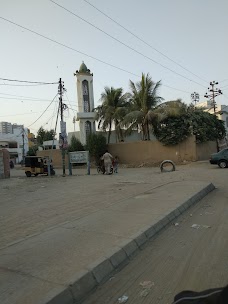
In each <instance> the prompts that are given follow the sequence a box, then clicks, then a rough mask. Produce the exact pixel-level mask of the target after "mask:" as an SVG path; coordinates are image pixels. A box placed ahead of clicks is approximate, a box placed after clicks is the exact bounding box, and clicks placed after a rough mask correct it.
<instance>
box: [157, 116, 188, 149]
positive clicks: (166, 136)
mask: <svg viewBox="0 0 228 304" xmlns="http://www.w3.org/2000/svg"><path fill="white" fill-rule="evenodd" d="M154 134H155V136H156V138H157V139H158V140H159V141H160V142H161V143H163V145H177V144H179V143H180V142H182V141H183V140H184V139H186V138H187V137H188V136H189V135H190V134H191V132H190V121H189V120H188V119H186V117H185V115H182V116H179V117H168V118H166V119H164V120H163V121H162V122H160V123H159V124H158V125H157V126H156V127H155V128H154Z"/></svg>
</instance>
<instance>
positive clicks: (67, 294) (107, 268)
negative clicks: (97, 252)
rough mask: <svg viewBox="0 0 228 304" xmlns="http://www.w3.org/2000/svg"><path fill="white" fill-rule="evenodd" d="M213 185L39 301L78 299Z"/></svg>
mask: <svg viewBox="0 0 228 304" xmlns="http://www.w3.org/2000/svg"><path fill="white" fill-rule="evenodd" d="M214 189H215V186H214V185H213V184H212V183H210V184H208V185H207V186H206V187H205V188H203V189H202V190H200V191H199V192H198V193H196V194H195V195H193V196H192V197H191V198H189V199H188V200H187V201H185V202H184V203H183V204H181V206H179V207H178V208H176V209H175V210H173V211H172V212H170V213H169V214H167V215H166V216H165V217H164V218H162V219H161V220H160V221H159V222H157V223H156V224H154V225H153V226H147V227H145V228H144V229H142V231H141V232H139V233H138V234H136V235H134V236H132V238H131V239H129V240H127V241H125V242H123V243H121V244H120V245H119V247H115V248H113V249H112V250H111V251H110V252H109V253H108V254H107V255H106V256H105V257H103V258H101V259H100V260H97V261H95V262H94V263H92V264H91V265H89V266H88V270H85V271H82V272H80V273H77V274H76V276H75V277H74V278H72V279H71V281H70V282H71V283H70V284H69V285H68V286H66V288H65V289H64V290H59V293H58V294H56V295H53V294H52V295H51V294H50V295H49V297H47V298H46V299H45V300H44V301H43V302H42V304H74V303H81V302H82V301H83V300H84V299H85V298H86V296H87V295H88V294H90V293H91V292H92V291H93V290H95V288H96V287H97V286H98V285H101V284H102V283H104V282H105V281H106V280H107V279H108V278H109V277H110V275H111V274H112V273H113V272H114V271H117V268H118V267H119V266H121V265H123V263H127V262H128V261H129V260H130V258H131V256H132V255H134V254H136V253H137V251H138V250H140V249H141V248H142V246H143V245H145V243H147V242H148V241H149V240H151V239H152V238H154V237H155V236H156V235H157V234H158V233H160V232H161V231H162V230H163V229H164V228H165V227H166V226H167V225H168V224H170V223H171V222H172V221H173V220H175V219H176V218H177V217H179V216H180V215H181V214H182V213H183V212H185V211H186V210H187V209H188V208H190V207H191V206H193V205H194V204H196V203H198V202H199V201H200V200H201V199H202V198H203V197H205V196H206V195H207V194H208V193H210V192H211V191H213V190H214Z"/></svg>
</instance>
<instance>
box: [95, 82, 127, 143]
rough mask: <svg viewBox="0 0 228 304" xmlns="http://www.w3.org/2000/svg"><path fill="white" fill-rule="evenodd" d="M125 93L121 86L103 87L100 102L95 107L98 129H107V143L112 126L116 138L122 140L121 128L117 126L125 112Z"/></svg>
mask: <svg viewBox="0 0 228 304" xmlns="http://www.w3.org/2000/svg"><path fill="white" fill-rule="evenodd" d="M127 97H128V95H127V94H123V89H122V88H117V89H115V88H113V87H111V88H109V87H105V88H104V92H103V93H102V94H101V99H100V100H101V102H102V104H101V105H100V106H98V107H97V108H95V109H94V110H95V111H96V113H97V120H98V129H101V130H103V131H105V132H106V131H107V130H108V143H109V142H110V137H111V132H112V126H113V125H114V127H115V131H116V138H117V139H118V140H123V130H122V129H121V127H120V126H119V123H120V121H121V120H122V119H123V117H124V116H125V115H126V113H127V106H128V101H127Z"/></svg>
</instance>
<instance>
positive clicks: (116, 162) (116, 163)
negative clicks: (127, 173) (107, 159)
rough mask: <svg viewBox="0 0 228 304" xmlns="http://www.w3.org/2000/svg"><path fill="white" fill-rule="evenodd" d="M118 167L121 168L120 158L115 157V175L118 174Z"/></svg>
mask: <svg viewBox="0 0 228 304" xmlns="http://www.w3.org/2000/svg"><path fill="white" fill-rule="evenodd" d="M118 166H119V158H118V156H115V158H114V160H113V170H114V173H118Z"/></svg>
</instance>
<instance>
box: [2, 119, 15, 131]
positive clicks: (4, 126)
mask: <svg viewBox="0 0 228 304" xmlns="http://www.w3.org/2000/svg"><path fill="white" fill-rule="evenodd" d="M0 133H2V134H12V133H13V128H12V124H11V123H10V122H7V121H1V122H0Z"/></svg>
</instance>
